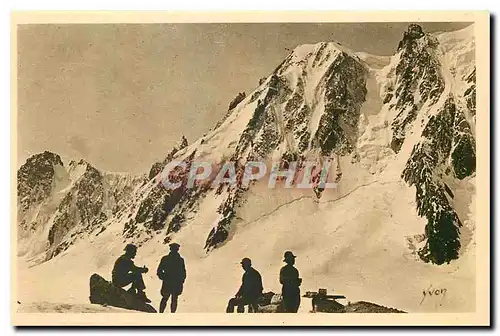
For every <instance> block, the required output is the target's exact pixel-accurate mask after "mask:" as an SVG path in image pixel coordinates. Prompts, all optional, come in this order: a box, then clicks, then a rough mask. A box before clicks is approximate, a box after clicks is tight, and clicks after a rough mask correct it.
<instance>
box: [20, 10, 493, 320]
mask: <svg viewBox="0 0 500 336" xmlns="http://www.w3.org/2000/svg"><path fill="white" fill-rule="evenodd" d="M46 14H47V15H45V16H44V15H41V14H40V13H36V12H34V13H14V14H12V17H11V20H12V51H11V52H12V55H13V57H12V76H13V79H12V85H13V87H12V95H13V102H14V103H13V106H12V125H11V127H12V134H13V135H12V138H13V141H12V161H13V163H12V166H11V167H12V183H13V184H12V186H13V190H12V202H11V204H12V205H11V206H12V207H13V209H12V213H13V219H12V223H11V228H12V231H13V233H12V235H11V239H12V254H11V258H12V273H13V275H12V295H11V300H12V301H13V302H12V303H11V307H12V316H13V323H14V324H16V325H164V326H169V325H186V326H189V325H250V326H251V325H283V326H287V325H290V326H291V325H321V326H327V325H332V326H333V325H489V323H490V315H489V314H490V312H489V307H490V302H489V300H490V297H489V295H490V288H489V286H490V284H489V278H490V264H489V260H490V245H489V241H490V237H489V225H490V224H489V223H490V222H489V188H490V187H489V184H490V181H489V160H490V157H489V142H490V135H489V129H490V126H489V115H490V110H489V105H490V102H489V99H490V98H489V85H490V84H489V14H488V13H487V12H456V13H447V12H435V13H432V12H429V13H427V14H425V13H420V14H418V12H415V13H412V12H404V13H398V12H387V13H384V12H373V13H370V12H365V13H361V12H359V13H349V12H347V13H343V14H340V13H335V12H323V13H316V14H317V15H313V14H311V13H309V14H307V13H300V12H295V13H294V14H292V13H288V14H287V13H286V12H283V13H280V12H274V13H272V12H268V13H267V15H265V14H263V13H261V14H260V15H259V14H250V13H246V14H245V13H243V12H242V13H232V14H231V13H225V14H222V13H219V14H217V13H212V14H207V13H190V14H189V13H177V15H175V13H161V12H158V13H156V14H151V15H147V14H135V15H133V14H130V15H129V16H127V15H125V14H123V13H122V14H118V13H114V14H113V13H108V14H105V13H99V12H95V13H94V14H92V13H87V14H85V15H83V14H82V15H78V14H77V13H65V12H60V13H52V14H50V13H46ZM273 18H274V19H273ZM476 84H477V87H476ZM476 129H477V131H476ZM477 132H479V133H477ZM476 133H477V135H476ZM208 313H209V314H208ZM375 313H376V314H375ZM297 314H298V315H297Z"/></svg>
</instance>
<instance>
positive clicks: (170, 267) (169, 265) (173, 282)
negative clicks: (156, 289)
mask: <svg viewBox="0 0 500 336" xmlns="http://www.w3.org/2000/svg"><path fill="white" fill-rule="evenodd" d="M169 246H170V253H169V254H168V255H166V256H164V257H163V258H161V261H160V264H159V265H158V270H157V271H156V274H157V275H158V278H160V280H162V281H163V283H162V286H161V296H162V299H161V302H160V313H163V312H164V311H165V308H166V307H167V301H168V299H169V298H170V296H172V300H171V301H170V312H172V313H175V312H176V311H177V299H178V297H179V295H181V294H182V290H183V289H184V281H185V280H186V265H185V263H184V259H183V258H182V257H181V255H180V254H179V248H180V245H179V244H177V243H172V244H170V245H169Z"/></svg>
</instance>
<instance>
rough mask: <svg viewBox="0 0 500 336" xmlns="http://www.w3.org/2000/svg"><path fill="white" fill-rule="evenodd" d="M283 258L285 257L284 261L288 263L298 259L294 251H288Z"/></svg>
mask: <svg viewBox="0 0 500 336" xmlns="http://www.w3.org/2000/svg"><path fill="white" fill-rule="evenodd" d="M283 257H284V259H283V261H286V260H287V259H289V258H293V259H295V258H297V257H296V256H294V255H293V253H292V251H286V252H285V254H284V255H283Z"/></svg>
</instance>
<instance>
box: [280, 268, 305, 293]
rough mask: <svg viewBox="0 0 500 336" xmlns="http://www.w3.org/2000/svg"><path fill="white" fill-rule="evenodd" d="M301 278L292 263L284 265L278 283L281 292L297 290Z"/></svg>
mask: <svg viewBox="0 0 500 336" xmlns="http://www.w3.org/2000/svg"><path fill="white" fill-rule="evenodd" d="M301 283H302V279H300V278H299V271H298V270H297V269H296V268H295V267H293V266H292V265H285V266H283V267H282V268H281V271H280V284H282V285H283V287H282V294H286V293H295V292H298V291H299V286H300V285H301Z"/></svg>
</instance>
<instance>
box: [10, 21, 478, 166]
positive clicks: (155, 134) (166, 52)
mask: <svg viewBox="0 0 500 336" xmlns="http://www.w3.org/2000/svg"><path fill="white" fill-rule="evenodd" d="M467 25H469V23H422V24H421V26H422V27H423V29H424V30H425V31H427V32H436V31H450V30H456V29H460V28H463V27H466V26H467ZM407 26H408V23H382V24H381V23H337V24H336V23H324V24H316V23H314V24H309V23H291V24H282V23H271V24H262V23H251V24H244V23H238V24H143V25H139V24H120V25H114V24H113V25H112V24H109V25H104V24H79V25H76V24H75V25H22V26H20V27H19V29H18V158H19V161H18V165H20V164H22V163H24V162H25V160H26V159H27V158H28V157H29V156H30V155H33V154H36V153H39V152H42V151H44V150H49V151H53V152H56V153H58V154H60V155H61V156H62V157H63V160H68V159H76V160H78V159H80V158H84V159H86V160H87V161H89V162H91V163H92V164H93V165H94V166H96V167H97V168H100V169H103V170H107V171H126V172H134V173H147V172H148V171H149V168H150V167H151V165H152V164H153V163H154V162H156V161H159V160H163V158H164V157H165V156H166V154H167V153H168V152H169V151H170V150H171V148H172V146H173V145H174V144H175V143H176V142H177V141H178V140H179V139H180V138H181V136H182V135H185V136H186V137H187V138H188V141H189V142H192V141H194V140H196V139H197V138H198V137H200V136H201V135H203V134H204V133H205V132H207V131H208V130H209V129H210V128H212V127H213V126H214V125H215V124H216V123H217V121H218V120H219V118H220V117H221V116H223V115H224V114H225V113H226V111H227V107H228V105H229V102H230V101H231V100H232V99H233V98H234V96H236V94H238V92H240V91H245V92H246V93H247V94H249V93H250V92H252V91H253V89H254V88H255V87H256V86H257V84H258V81H259V79H260V78H262V77H264V76H267V75H269V73H270V72H272V71H273V70H274V68H275V67H276V66H277V65H278V64H279V63H281V61H282V60H283V59H284V58H285V57H286V55H287V54H288V53H289V52H290V50H291V49H293V48H295V47H296V46H297V45H300V44H305V43H316V42H320V41H338V42H340V43H341V44H342V45H345V46H347V47H348V48H350V49H352V50H354V51H365V52H368V53H372V54H378V55H391V54H393V53H394V52H395V50H396V47H397V44H398V42H399V40H400V39H401V37H402V34H403V32H404V31H405V30H406V28H407Z"/></svg>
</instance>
